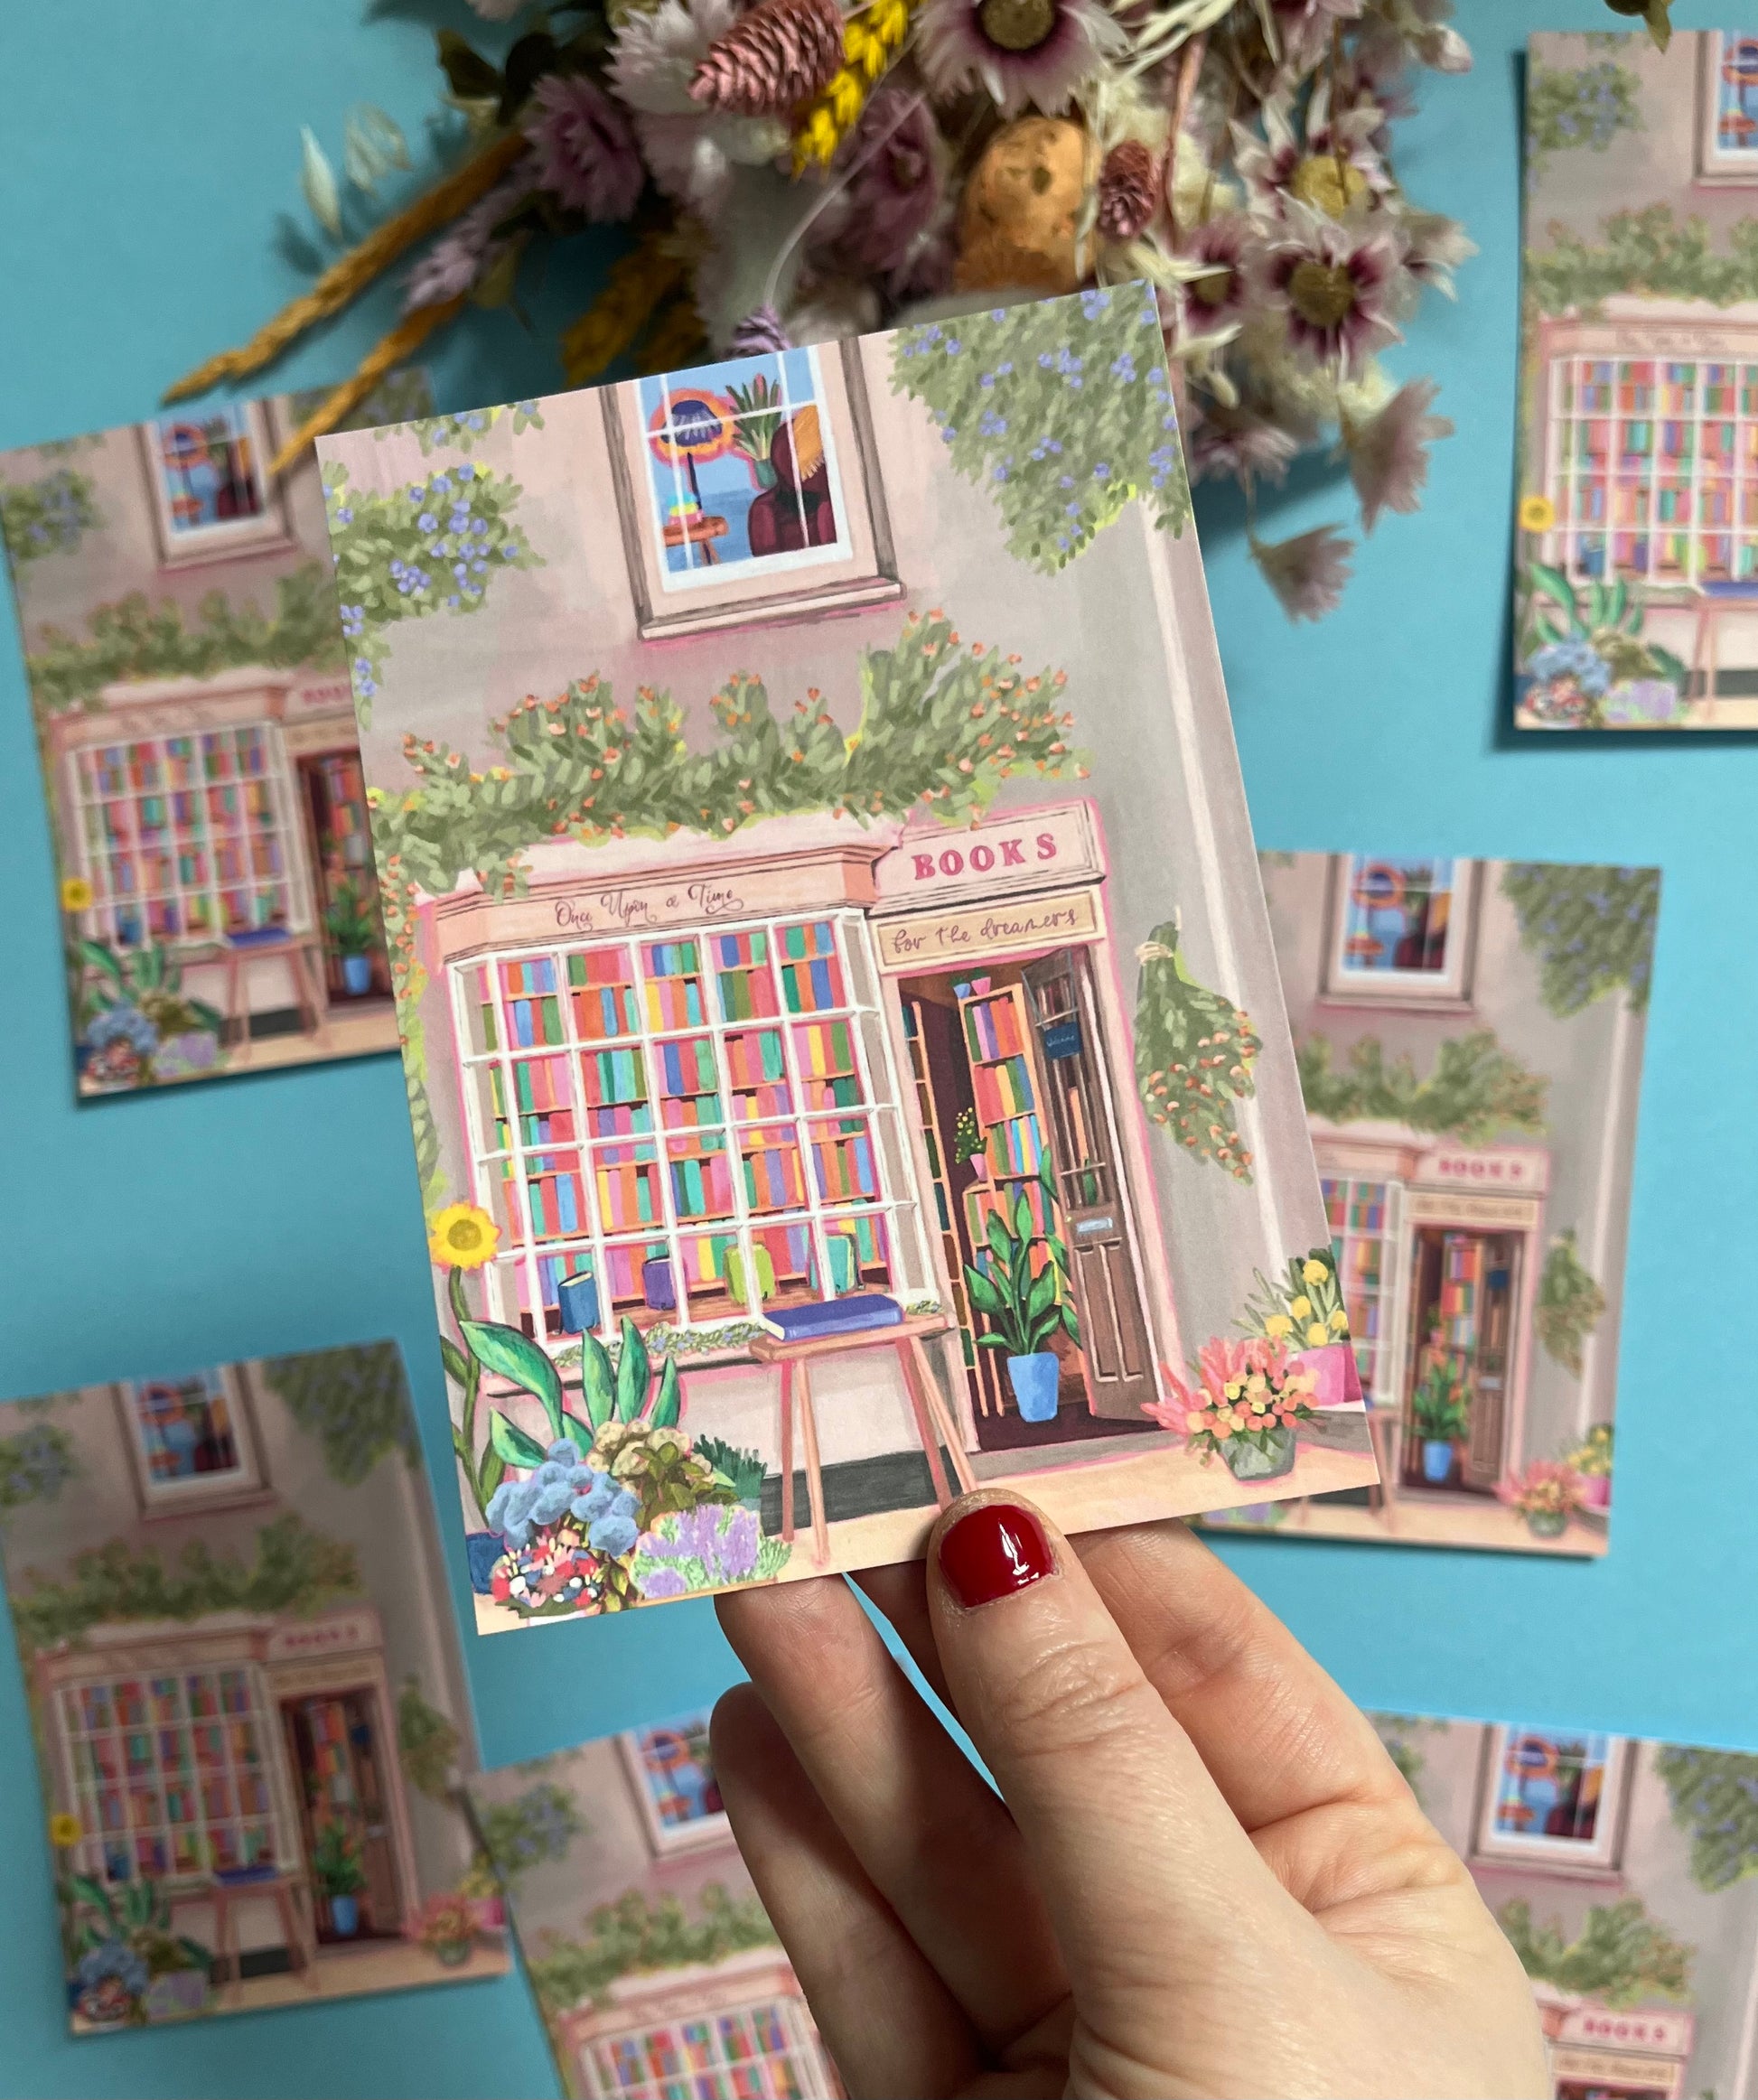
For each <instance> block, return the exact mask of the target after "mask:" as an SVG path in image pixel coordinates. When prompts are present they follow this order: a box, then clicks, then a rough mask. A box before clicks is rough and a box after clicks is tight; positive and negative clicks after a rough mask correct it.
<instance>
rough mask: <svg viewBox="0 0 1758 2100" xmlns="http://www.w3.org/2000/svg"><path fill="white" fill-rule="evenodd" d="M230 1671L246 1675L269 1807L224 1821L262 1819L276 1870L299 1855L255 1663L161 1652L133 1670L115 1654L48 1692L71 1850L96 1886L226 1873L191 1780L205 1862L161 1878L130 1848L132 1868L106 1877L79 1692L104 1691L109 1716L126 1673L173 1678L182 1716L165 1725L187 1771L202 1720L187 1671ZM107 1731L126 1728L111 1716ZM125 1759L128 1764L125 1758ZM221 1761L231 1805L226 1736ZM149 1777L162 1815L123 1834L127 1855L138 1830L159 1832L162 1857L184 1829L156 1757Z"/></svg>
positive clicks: (153, 1725)
mask: <svg viewBox="0 0 1758 2100" xmlns="http://www.w3.org/2000/svg"><path fill="white" fill-rule="evenodd" d="M228 1671H232V1672H236V1673H237V1674H238V1675H240V1676H241V1677H243V1678H244V1680H245V1682H246V1684H247V1685H248V1687H249V1706H248V1716H247V1717H248V1719H249V1721H250V1722H251V1723H252V1725H253V1726H254V1729H255V1731H256V1736H257V1750H258V1752H259V1755H260V1759H261V1770H262V1775H263V1787H264V1792H265V1796H266V1799H267V1806H266V1808H265V1809H264V1810H263V1811H262V1812H261V1813H260V1814H259V1815H251V1816H248V1817H247V1816H246V1815H244V1814H243V1813H242V1811H241V1810H240V1811H239V1812H238V1813H237V1814H235V1815H232V1816H231V1817H229V1818H226V1819H222V1820H229V1821H230V1822H232V1823H234V1824H235V1825H238V1827H239V1830H240V1833H241V1832H242V1828H243V1825H245V1824H246V1823H247V1822H253V1823H266V1824H267V1827H268V1833H269V1842H270V1845H271V1847H272V1855H271V1856H272V1859H273V1863H274V1865H275V1866H276V1870H277V1871H280V1872H283V1873H285V1872H287V1871H290V1870H292V1869H295V1867H296V1866H297V1864H298V1860H299V1853H298V1851H297V1849H296V1847H295V1845H294V1844H293V1843H292V1836H291V1834H292V1830H293V1827H294V1826H293V1824H292V1822H291V1820H290V1818H289V1814H288V1802H287V1788H286V1785H285V1769H284V1766H283V1758H284V1754H285V1753H284V1749H283V1745H282V1741H281V1736H280V1728H279V1716H278V1713H277V1712H276V1703H275V1698H274V1695H273V1693H272V1692H271V1690H270V1688H269V1685H268V1680H267V1674H266V1673H265V1671H264V1670H263V1667H262V1666H261V1665H260V1663H258V1662H257V1660H256V1659H255V1658H254V1657H243V1656H235V1657H201V1656H194V1655H192V1656H190V1657H180V1658H178V1659H176V1660H173V1661H165V1660H164V1659H163V1657H160V1658H159V1659H157V1660H154V1661H152V1662H139V1663H136V1665H135V1666H132V1667H125V1666H123V1665H122V1663H121V1662H120V1660H119V1659H118V1660H117V1661H116V1662H114V1663H112V1664H111V1665H110V1666H109V1667H108V1668H105V1667H92V1668H89V1669H86V1670H83V1671H81V1672H80V1673H79V1675H77V1676H71V1677H68V1678H65V1679H62V1680H60V1681H59V1682H57V1683H56V1685H54V1687H53V1689H52V1692H51V1694H50V1700H51V1712H52V1716H53V1727H54V1731H55V1741H56V1745H57V1749H58V1751H59V1755H60V1760H61V1786H62V1789H63V1792H64V1795H65V1798H66V1801H67V1804H68V1806H69V1807H70V1810H71V1811H72V1813H73V1814H74V1815H76V1816H77V1817H78V1818H79V1826H80V1829H79V1840H78V1842H77V1843H76V1845H75V1847H74V1848H73V1849H74V1851H75V1852H76V1853H77V1854H78V1856H79V1859H80V1861H81V1862H82V1864H83V1868H84V1871H86V1872H87V1873H89V1875H90V1876H91V1878H92V1880H93V1881H96V1882H97V1883H98V1886H99V1887H100V1888H103V1889H124V1888H126V1887H128V1886H129V1884H130V1883H131V1882H134V1881H140V1880H147V1879H153V1880H159V1879H162V1880H164V1881H169V1882H173V1883H175V1884H177V1885H179V1886H182V1887H189V1886H191V1885H192V1884H196V1883H204V1882H207V1881H211V1880H212V1879H213V1878H214V1876H215V1874H216V1872H217V1871H229V1870H223V1869H220V1870H217V1869H216V1868H215V1866H214V1863H213V1853H212V1847H211V1843H210V1824H209V1821H208V1816H207V1813H206V1804H205V1800H204V1798H203V1796H202V1790H201V1787H200V1786H199V1785H197V1786H196V1787H194V1794H195V1802H196V1815H195V1816H194V1818H193V1821H192V1827H193V1828H194V1829H195V1830H196V1831H198V1832H199V1834H200V1840H201V1849H202V1853H203V1855H204V1859H203V1864H202V1865H201V1866H200V1867H198V1868H192V1869H180V1868H178V1867H176V1866H175V1865H174V1864H173V1865H170V1866H167V1867H166V1868H165V1869H164V1871H163V1874H162V1875H156V1874H148V1873H147V1872H146V1871H145V1870H144V1869H142V1868H141V1865H140V1862H139V1857H138V1854H137V1853H135V1854H134V1856H133V1858H132V1861H131V1867H130V1871H129V1872H128V1873H127V1874H126V1875H125V1876H122V1877H120V1878H118V1879H112V1877H111V1875H110V1873H109V1871H108V1862H107V1861H106V1859H105V1856H104V1837H105V1833H104V1830H103V1825H102V1819H101V1817H99V1818H98V1819H97V1820H96V1821H94V1820H92V1818H91V1817H90V1815H89V1800H90V1799H95V1798H96V1797H97V1795H98V1791H99V1787H98V1781H97V1779H96V1778H92V1779H91V1780H90V1783H89V1794H88V1791H87V1789H86V1787H83V1786H82V1783H81V1778H80V1773H79V1759H78V1756H77V1746H78V1745H79V1743H81V1742H83V1741H88V1740H90V1739H92V1737H93V1736H94V1734H95V1731H90V1730H88V1729H87V1728H85V1727H84V1725H83V1723H82V1722H80V1721H79V1700H80V1697H81V1694H84V1693H87V1692H90V1691H96V1690H102V1691H104V1692H106V1693H108V1696H109V1701H110V1709H111V1713H112V1715H114V1713H116V1710H117V1687H118V1686H119V1685H122V1684H124V1683H126V1681H127V1680H129V1679H131V1678H133V1679H139V1680H145V1679H149V1678H152V1677H157V1676H169V1677H173V1678H174V1679H175V1680H176V1684H177V1688H178V1702H179V1705H180V1708H181V1713H180V1714H179V1717H178V1719H177V1720H176V1722H173V1723H172V1724H171V1725H173V1726H174V1727H175V1728H177V1729H178V1730H179V1731H182V1735H183V1738H184V1741H185V1742H186V1744H187V1745H188V1748H189V1751H190V1757H191V1766H190V1769H192V1770H195V1771H199V1770H200V1769H201V1767H200V1763H199V1760H197V1759H196V1758H195V1744H194V1733H193V1731H194V1730H195V1729H196V1728H197V1727H199V1726H201V1725H202V1720H201V1719H198V1718H196V1717H193V1716H192V1715H191V1713H190V1712H189V1685H188V1680H189V1679H190V1678H191V1677H192V1676H196V1675H200V1676H203V1677H207V1678H210V1679H212V1680H214V1681H215V1682H216V1684H217V1683H218V1680H219V1678H220V1676H221V1675H222V1674H223V1673H225V1672H228ZM208 1718H215V1717H208ZM217 1718H219V1719H220V1720H221V1721H222V1722H226V1721H229V1720H231V1719H234V1718H237V1717H236V1716H228V1715H226V1714H225V1713H224V1711H223V1709H222V1711H221V1713H220V1715H219V1716H218V1717H217ZM147 1725H148V1727H149V1728H150V1730H151V1731H152V1732H153V1734H154V1735H155V1736H156V1735H158V1734H159V1733H160V1732H161V1731H163V1730H164V1727H165V1726H166V1724H165V1723H164V1722H159V1721H154V1722H150V1723H148V1724H147ZM106 1732H108V1734H109V1735H111V1736H112V1737H114V1738H115V1739H116V1740H117V1744H118V1746H119V1745H120V1744H121V1739H122V1738H123V1736H124V1735H125V1734H126V1733H127V1732H128V1731H127V1730H126V1727H125V1725H124V1724H123V1723H122V1722H119V1721H117V1720H115V1719H112V1720H111V1722H110V1723H109V1725H108V1731H106ZM124 1761H125V1769H126V1755H125V1760H124ZM225 1762H226V1774H227V1778H228V1779H229V1783H230V1784H231V1787H232V1792H233V1801H234V1804H235V1806H236V1804H237V1801H238V1791H237V1778H238V1765H237V1762H236V1759H235V1757H234V1753H233V1750H232V1747H231V1745H230V1742H229V1741H228V1743H227V1748H226V1752H225ZM152 1774H153V1784H154V1789H155V1791H156V1793H157V1795H158V1801H159V1809H160V1815H161V1820H160V1821H159V1822H157V1823H156V1824H154V1825H152V1826H151V1829H150V1831H148V1832H146V1833H145V1834H148V1835H154V1836H158V1837H161V1838H162V1839H164V1842H165V1844H166V1848H167V1856H168V1857H171V1858H173V1859H174V1847H173V1842H172V1833H173V1830H175V1829H177V1828H179V1827H185V1826H182V1825H176V1824H173V1821H172V1818H171V1815H170V1808H169V1804H168V1803H167V1801H166V1798H165V1776H164V1766H163V1763H162V1762H161V1761H159V1760H158V1759H156V1758H155V1759H154V1764H153V1767H152ZM120 1790H121V1791H122V1792H123V1793H125V1794H126V1792H127V1791H128V1788H127V1787H126V1780H125V1781H124V1782H122V1784H121V1788H120ZM124 1834H125V1835H126V1839H127V1841H128V1843H129V1846H130V1849H131V1852H132V1850H133V1846H134V1843H135V1841H136V1837H137V1836H139V1835H141V1834H143V1833H141V1832H139V1831H138V1830H137V1829H136V1826H135V1825H133V1824H132V1823H131V1824H129V1825H126V1826H125V1832H124Z"/></svg>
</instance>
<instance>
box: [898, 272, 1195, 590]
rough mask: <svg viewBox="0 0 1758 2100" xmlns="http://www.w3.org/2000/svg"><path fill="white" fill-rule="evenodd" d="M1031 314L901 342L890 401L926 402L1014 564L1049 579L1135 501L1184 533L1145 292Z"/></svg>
mask: <svg viewBox="0 0 1758 2100" xmlns="http://www.w3.org/2000/svg"><path fill="white" fill-rule="evenodd" d="M1079 296H1080V305H1081V309H1082V312H1083V313H1084V314H1085V316H1086V323H1087V325H1086V326H1085V328H1083V329H1081V330H1080V351H1079V354H1077V353H1076V352H1075V351H1074V350H1071V348H1070V347H1069V336H1070V322H1071V313H1070V309H1071V306H1072V304H1073V301H1072V300H1033V301H1029V302H1026V303H1022V304H1019V305H1015V306H1007V307H1002V308H997V309H996V311H995V312H993V313H985V314H967V315H961V316H960V317H958V319H956V320H952V321H946V322H926V323H924V324H922V325H921V326H920V327H915V328H901V329H899V330H898V331H897V333H896V336H895V337H894V339H893V364H892V391H893V393H906V394H909V395H912V397H914V398H915V399H916V400H918V401H921V402H923V403H924V404H925V405H926V406H927V407H928V409H929V411H930V414H931V415H933V418H934V420H935V422H936V423H937V424H938V425H939V426H940V435H941V437H942V438H943V439H944V440H945V442H946V443H947V445H948V446H949V448H950V458H951V462H952V465H953V467H954V468H955V469H956V470H957V471H958V472H959V473H960V474H962V475H963V476H964V477H965V479H966V480H967V481H974V482H975V483H976V484H977V487H978V488H979V489H982V490H985V491H986V492H987V494H988V496H989V498H990V499H991V500H992V501H993V502H994V504H995V506H996V509H997V510H998V511H999V512H1000V514H1001V521H1002V523H1003V525H1004V526H1005V528H1006V533H1007V546H1008V548H1009V550H1010V552H1012V553H1013V554H1014V555H1016V556H1017V558H1018V559H1019V560H1021V561H1023V562H1027V563H1029V564H1030V565H1032V567H1033V568H1034V569H1040V570H1043V572H1044V573H1045V574H1053V573H1054V572H1055V571H1056V570H1058V569H1061V568H1063V567H1065V566H1066V565H1068V564H1069V563H1070V562H1071V561H1073V560H1074V558H1075V557H1076V556H1077V555H1080V554H1083V553H1084V552H1085V551H1086V549H1087V548H1088V547H1089V546H1090V545H1091V543H1092V541H1093V539H1094V537H1095V536H1096V535H1097V534H1099V533H1100V532H1102V531H1103V530H1104V528H1105V527H1107V526H1108V525H1109V524H1111V523H1112V522H1113V521H1114V520H1115V519H1116V518H1118V517H1119V516H1121V514H1122V512H1123V510H1124V508H1125V506H1126V505H1127V504H1128V503H1130V502H1131V501H1132V500H1133V499H1135V498H1136V497H1137V496H1139V497H1140V498H1141V499H1143V501H1144V502H1146V504H1148V505H1149V507H1150V509H1151V511H1152V514H1153V518H1154V523H1155V527H1157V528H1158V529H1159V530H1160V531H1162V532H1172V533H1182V532H1183V529H1184V527H1185V524H1186V522H1187V521H1188V519H1189V518H1190V514H1191V492H1190V487H1189V484H1188V482H1187V481H1186V480H1185V476H1184V459H1183V452H1182V451H1181V449H1180V447H1179V443H1178V417H1177V414H1176V412H1175V410H1174V407H1173V402H1172V387H1171V381H1170V380H1169V378H1168V377H1167V373H1166V360H1165V352H1164V348H1163V346H1162V341H1161V336H1160V317H1159V311H1158V308H1157V306H1156V304H1155V295H1154V293H1153V292H1152V290H1151V289H1149V288H1148V287H1146V286H1145V285H1134V286H1129V287H1127V288H1119V289H1117V290H1116V291H1090V292H1082V293H1081V294H1080V295H1079Z"/></svg>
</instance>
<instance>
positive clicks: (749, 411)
mask: <svg viewBox="0 0 1758 2100" xmlns="http://www.w3.org/2000/svg"><path fill="white" fill-rule="evenodd" d="M726 396H727V398H728V400H730V401H731V402H732V404H733V406H734V408H736V409H737V410H738V412H739V415H738V424H737V430H738V436H737V440H736V442H735V445H734V449H735V450H736V451H737V452H738V453H741V454H742V455H743V457H744V458H745V459H747V460H749V461H750V462H751V463H752V465H753V467H754V468H755V469H756V470H757V479H758V480H759V481H761V482H762V484H763V486H764V487H765V488H768V487H771V485H772V484H773V482H774V481H775V470H774V468H773V467H772V466H771V464H770V458H769V452H770V447H771V445H772V444H773V443H775V434H776V432H777V431H778V430H780V429H781V420H782V415H783V413H784V412H783V410H782V409H781V407H779V406H774V404H776V403H779V402H781V400H782V398H783V397H782V393H781V388H780V387H772V386H771V384H770V380H769V375H768V374H767V373H766V372H759V373H758V374H757V376H756V378H754V379H753V380H752V382H751V384H750V385H749V386H748V387H728V388H727V389H726Z"/></svg>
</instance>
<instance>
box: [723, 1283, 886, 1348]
mask: <svg viewBox="0 0 1758 2100" xmlns="http://www.w3.org/2000/svg"><path fill="white" fill-rule="evenodd" d="M902 1319H903V1308H902V1306H901V1305H900V1304H899V1303H898V1302H897V1301H896V1299H895V1298H887V1297H885V1296H884V1293H881V1292H878V1291H863V1292H861V1293H857V1294H856V1296H855V1297H853V1298H826V1299H823V1300H820V1302H818V1304H816V1305H778V1306H777V1307H776V1308H775V1310H774V1311H772V1312H765V1313H764V1314H763V1315H762V1318H761V1319H760V1320H759V1321H758V1325H759V1326H760V1327H762V1329H763V1330H765V1332H767V1333H769V1334H772V1335H774V1336H775V1338H776V1339H777V1340H778V1341H818V1340H820V1339H823V1338H824V1337H825V1336H826V1335H832V1334H860V1333H863V1332H865V1330H868V1329H870V1328H880V1327H897V1326H900V1325H901V1324H902Z"/></svg>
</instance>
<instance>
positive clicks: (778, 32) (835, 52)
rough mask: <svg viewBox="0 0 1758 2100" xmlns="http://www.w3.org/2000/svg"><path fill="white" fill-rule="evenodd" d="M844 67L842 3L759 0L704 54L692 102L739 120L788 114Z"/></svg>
mask: <svg viewBox="0 0 1758 2100" xmlns="http://www.w3.org/2000/svg"><path fill="white" fill-rule="evenodd" d="M841 64H842V10H841V8H840V7H838V6H837V0H756V5H754V6H753V7H750V8H748V9H747V10H746V11H745V13H744V14H742V15H741V16H740V17H739V19H738V20H737V21H736V22H735V23H733V25H732V27H731V28H730V29H728V30H727V31H726V33H725V35H724V36H722V37H720V38H718V39H717V40H716V41H715V43H714V45H713V46H712V47H711V49H710V50H709V51H707V53H706V55H705V56H704V58H703V60H702V61H701V63H700V64H699V65H698V66H697V69H696V73H695V76H694V77H693V78H692V79H691V81H690V98H691V99H692V100H693V101H695V102H697V103H700V104H701V106H702V107H703V108H705V109H725V110H729V111H730V112H731V113H732V114H733V115H734V116H735V117H780V116H785V115H786V114H787V112H788V111H789V110H790V109H793V108H795V107H798V105H799V104H800V103H801V102H809V101H810V100H811V98H812V97H813V96H815V95H818V94H821V93H822V92H823V90H824V89H826V88H827V87H828V85H829V83H830V79H831V77H832V76H833V75H834V74H835V73H836V71H837V69H838V67H840V65H841Z"/></svg>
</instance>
